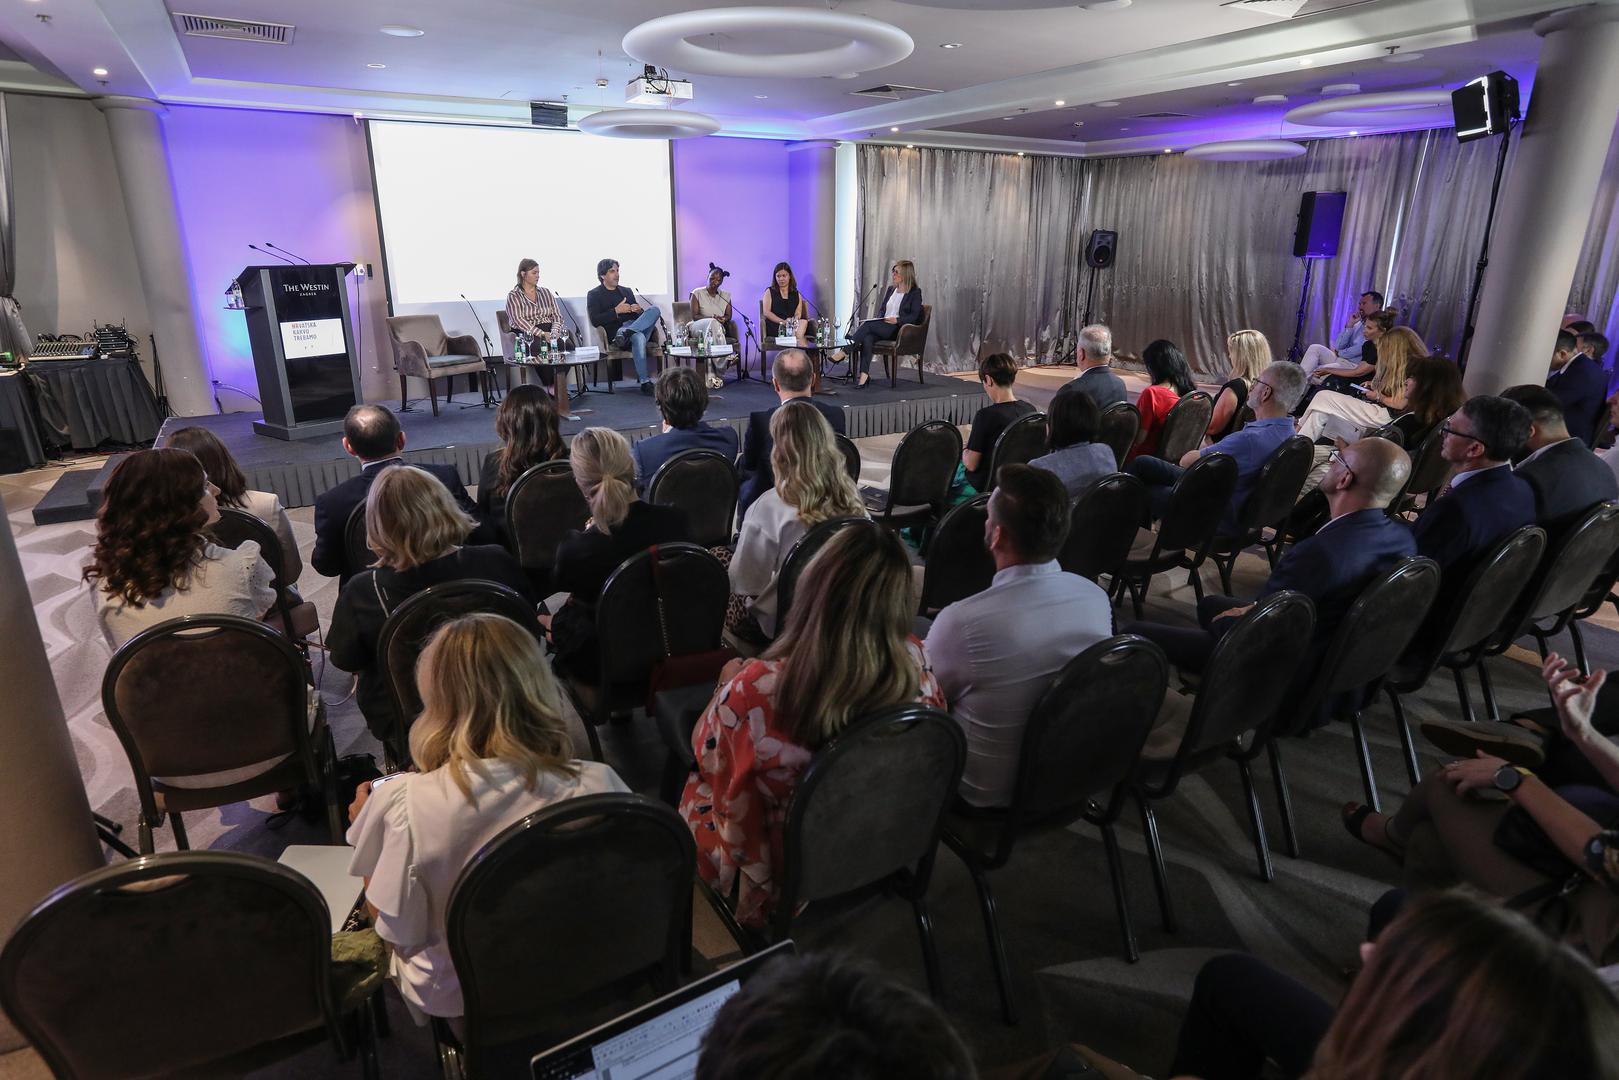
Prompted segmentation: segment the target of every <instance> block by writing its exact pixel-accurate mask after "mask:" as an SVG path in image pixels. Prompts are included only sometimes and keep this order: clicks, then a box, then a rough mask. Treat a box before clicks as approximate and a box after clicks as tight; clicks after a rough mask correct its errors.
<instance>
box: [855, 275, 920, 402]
mask: <svg viewBox="0 0 1619 1080" xmlns="http://www.w3.org/2000/svg"><path fill="white" fill-rule="evenodd" d="M877 309H878V310H879V311H881V312H882V314H881V315H878V316H877V317H876V318H874V319H867V320H866V321H865V322H863V323H861V324H860V329H858V330H856V331H855V332H854V337H852V338H850V339H849V343H850V345H851V346H852V348H853V349H854V357H855V370H856V371H858V372H859V373H860V381H859V383H857V384H856V385H858V386H861V387H865V386H867V385H868V384H869V383H870V382H871V347H872V345H874V344H875V343H877V342H879V341H893V340H894V339H895V338H897V337H899V329H900V327H902V326H910V325H912V324H914V323H919V322H921V321H922V290H921V289H919V288H917V285H916V265H915V264H914V263H912V262H911V260H909V259H901V260H900V261H899V262H897V263H895V264H894V265H893V267H892V268H891V269H890V270H889V272H888V291H887V292H885V293H883V298H882V300H881V302H880V303H879V304H878V306H877Z"/></svg>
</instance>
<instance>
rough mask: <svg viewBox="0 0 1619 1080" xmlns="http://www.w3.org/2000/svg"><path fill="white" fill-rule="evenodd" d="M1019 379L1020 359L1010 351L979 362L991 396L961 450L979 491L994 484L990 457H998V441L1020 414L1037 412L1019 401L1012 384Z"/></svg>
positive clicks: (969, 479) (981, 381)
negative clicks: (991, 476) (991, 483)
mask: <svg viewBox="0 0 1619 1080" xmlns="http://www.w3.org/2000/svg"><path fill="white" fill-rule="evenodd" d="M1016 380H1017V361H1016V360H1013V359H1012V358H1011V357H1010V356H1008V355H1007V354H1006V353H995V354H994V355H992V356H986V357H984V359H983V360H982V361H980V362H979V364H978V382H979V384H980V385H981V386H983V388H984V393H985V394H986V395H988V397H989V404H988V405H985V406H984V407H983V408H982V409H979V410H978V412H977V414H976V415H975V416H974V417H973V425H972V430H971V431H969V432H968V434H967V446H966V448H965V449H964V450H962V452H961V463H962V465H963V466H965V467H966V469H967V482H968V483H970V484H971V485H972V486H973V487H975V488H977V489H978V490H979V491H988V490H989V485H990V479H991V478H990V475H989V467H990V459H991V458H993V457H994V456H995V442H996V440H997V439H999V438H1000V437H1001V432H1003V431H1005V430H1006V429H1007V428H1008V427H1009V426H1010V425H1011V423H1012V421H1014V420H1017V419H1018V418H1020V417H1024V416H1028V415H1029V414H1030V413H1032V412H1037V411H1038V410H1037V409H1035V407H1034V406H1033V405H1030V404H1029V403H1028V402H1027V401H1019V400H1018V397H1017V394H1016V392H1014V391H1013V389H1012V384H1013V383H1014V382H1015V381H1016Z"/></svg>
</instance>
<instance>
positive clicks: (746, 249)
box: [673, 135, 820, 336]
mask: <svg viewBox="0 0 1619 1080" xmlns="http://www.w3.org/2000/svg"><path fill="white" fill-rule="evenodd" d="M788 157H789V155H788V154H787V152H786V146H785V144H784V143H780V142H775V141H772V140H767V139H727V138H724V137H721V136H713V135H711V136H709V137H708V138H706V139H683V140H681V141H680V142H677V143H675V144H674V174H673V177H674V196H675V251H676V255H675V261H676V266H675V299H677V300H684V299H685V298H686V296H687V295H689V294H690V293H691V291H692V290H693V289H699V288H702V287H703V286H705V285H707V284H708V264H709V263H711V262H712V263H716V264H717V265H719V266H722V267H724V268H725V269H727V270H729V271H730V272H731V276H730V277H729V278H727V279H726V281H725V284H724V285H723V286H722V288H724V289H725V290H726V291H727V292H729V293H730V294H731V303H732V306H733V310H734V311H735V312H736V315H737V320H736V323H737V329H738V330H739V331H741V333H742V334H743V335H744V336H745V335H746V334H747V329H746V327H744V326H743V325H742V319H741V316H742V314H743V313H746V314H747V316H748V317H749V318H750V319H752V320H754V322H755V323H757V322H758V320H759V298H760V297H761V296H763V295H764V291H765V289H767V288H769V286H770V272H771V268H772V267H774V266H775V265H776V263H777V262H779V261H781V260H782V259H787V260H788V261H792V253H791V252H790V251H789V241H788V232H789V229H788V220H789V218H788V201H787V187H788V181H787V168H788V162H787V159H788ZM793 269H794V271H795V272H796V273H797V274H798V276H799V279H800V281H801V282H803V283H804V285H805V287H806V288H808V283H807V282H806V281H805V280H804V279H805V277H806V270H807V267H800V266H799V265H798V264H797V263H796V262H794V263H793ZM811 299H812V300H814V301H815V302H816V303H820V298H819V297H814V296H812V297H811Z"/></svg>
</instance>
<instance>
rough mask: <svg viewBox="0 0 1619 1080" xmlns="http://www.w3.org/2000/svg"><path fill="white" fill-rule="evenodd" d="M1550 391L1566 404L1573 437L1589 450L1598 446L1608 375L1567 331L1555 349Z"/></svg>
mask: <svg viewBox="0 0 1619 1080" xmlns="http://www.w3.org/2000/svg"><path fill="white" fill-rule="evenodd" d="M1546 389H1548V390H1550V391H1551V392H1552V393H1553V394H1556V395H1557V400H1558V401H1561V402H1562V403H1563V416H1564V418H1565V419H1566V421H1567V422H1568V430H1569V433H1570V434H1572V435H1573V436H1574V437H1575V438H1576V439H1580V440H1582V441H1583V442H1584V443H1585V444H1586V445H1587V446H1591V445H1593V444H1595V442H1596V437H1597V425H1598V424H1599V423H1601V421H1602V415H1603V412H1604V411H1605V410H1606V408H1607V398H1608V373H1607V372H1605V371H1603V370H1602V365H1601V364H1599V363H1597V362H1596V360H1594V359H1592V358H1591V357H1590V356H1588V355H1586V354H1585V353H1584V352H1581V351H1580V344H1579V338H1578V337H1577V336H1576V335H1574V334H1572V333H1570V332H1569V331H1567V330H1563V331H1561V332H1559V333H1558V335H1557V344H1556V346H1555V347H1554V348H1553V349H1552V362H1551V374H1550V375H1548V376H1547V378H1546Z"/></svg>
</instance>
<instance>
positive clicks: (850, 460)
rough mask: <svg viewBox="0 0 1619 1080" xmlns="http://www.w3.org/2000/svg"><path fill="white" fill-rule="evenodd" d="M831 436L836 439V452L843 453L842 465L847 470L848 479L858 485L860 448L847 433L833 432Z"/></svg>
mask: <svg viewBox="0 0 1619 1080" xmlns="http://www.w3.org/2000/svg"><path fill="white" fill-rule="evenodd" d="M832 437H833V438H834V439H836V440H837V441H838V453H840V454H842V455H843V467H844V468H846V469H848V470H849V479H850V480H853V481H854V482H855V484H856V485H858V484H859V483H860V448H859V447H858V446H856V445H855V444H854V440H853V439H851V438H849V436H847V435H842V434H839V433H838V432H833V433H832Z"/></svg>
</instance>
